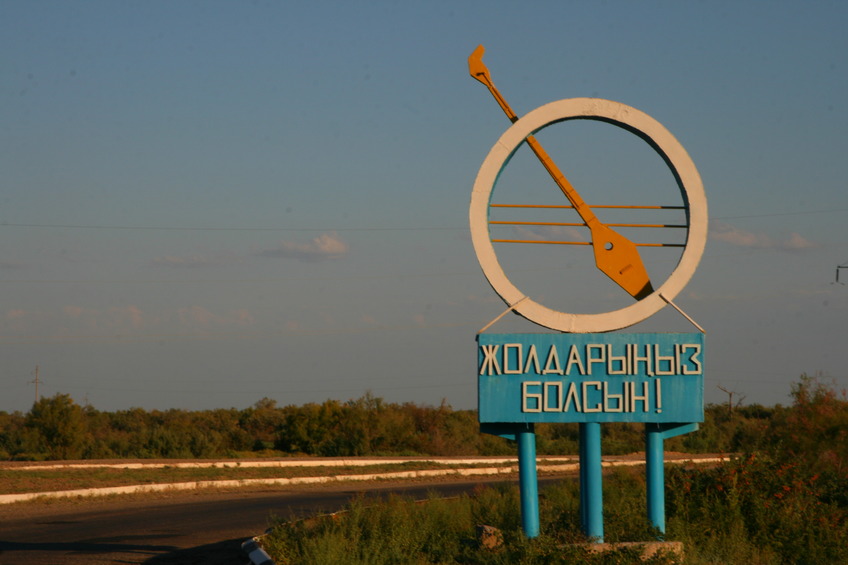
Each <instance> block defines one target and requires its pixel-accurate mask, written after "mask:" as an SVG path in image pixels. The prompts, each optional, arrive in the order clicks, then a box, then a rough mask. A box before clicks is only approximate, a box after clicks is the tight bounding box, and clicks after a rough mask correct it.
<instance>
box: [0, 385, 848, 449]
mask: <svg viewBox="0 0 848 565" xmlns="http://www.w3.org/2000/svg"><path fill="white" fill-rule="evenodd" d="M791 397H792V399H793V403H792V404H791V405H790V406H781V405H777V406H773V407H765V406H761V405H757V404H755V405H750V406H732V405H717V404H716V405H708V406H707V407H706V409H705V421H704V423H702V424H701V426H700V430H699V431H697V432H695V433H691V434H686V435H683V436H679V437H676V438H672V439H669V440H667V441H666V444H665V448H666V450H668V451H686V452H693V453H694V452H700V453H706V452H715V453H740V452H752V451H756V450H759V449H763V448H765V447H773V446H774V445H780V446H782V448H783V449H789V450H794V451H797V452H798V453H802V452H805V450H806V449H807V448H810V447H812V448H813V451H811V452H813V453H816V454H817V457H819V458H825V459H828V458H829V459H830V460H831V461H836V462H838V461H848V432H846V430H848V401H846V399H845V395H844V394H842V395H840V394H839V393H837V391H835V390H834V389H833V387H830V386H827V385H825V384H823V383H822V382H820V381H819V380H818V379H815V378H811V377H806V376H802V377H801V380H800V381H799V382H798V383H796V384H794V385H793V387H792V391H791ZM643 431H644V426H643V425H641V424H625V423H611V424H604V425H602V426H601V432H602V446H603V450H604V452H605V453H606V454H622V453H632V452H636V451H642V450H643V449H644V439H643ZM536 441H537V452H538V453H539V454H541V455H574V454H577V453H578V427H577V425H576V424H538V425H536ZM812 444H814V445H812ZM514 453H515V446H514V445H512V444H511V442H509V441H507V440H504V439H502V438H498V437H495V436H491V435H487V434H481V433H480V432H479V424H478V422H477V413H476V411H475V410H454V409H453V408H452V407H451V406H450V405H448V404H447V403H445V402H442V404H440V405H438V406H429V405H420V404H415V403H411V402H406V403H390V402H386V401H385V400H383V399H382V398H379V397H376V396H374V395H372V394H370V393H368V394H365V395H363V396H362V397H360V398H356V399H351V400H348V401H346V402H341V401H338V400H326V401H324V402H323V403H320V404H318V403H309V404H304V405H301V406H295V405H289V406H279V405H278V404H277V402H276V401H275V400H272V399H269V398H263V399H261V400H259V401H258V402H256V403H255V404H254V405H253V406H251V407H249V408H246V409H236V408H228V409H215V410H201V411H189V410H180V409H171V410H150V411H148V410H143V409H141V408H132V409H129V410H118V411H115V412H105V411H100V410H97V409H95V408H94V407H92V406H80V405H79V404H77V403H76V402H75V401H74V400H73V399H72V398H71V397H70V396H69V395H67V394H61V393H60V394H56V395H55V396H52V397H49V398H42V399H40V400H38V401H37V402H35V403H34V404H33V406H32V408H31V409H30V410H29V412H27V413H21V412H13V413H7V412H2V411H0V459H4V460H48V459H51V460H62V459H110V458H125V459H137V458H231V457H264V456H304V455H305V456H322V457H354V456H376V455H431V456H451V455H511V454H514Z"/></svg>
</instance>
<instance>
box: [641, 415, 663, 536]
mask: <svg viewBox="0 0 848 565" xmlns="http://www.w3.org/2000/svg"><path fill="white" fill-rule="evenodd" d="M664 463H665V461H664V455H663V429H662V427H661V426H659V425H656V424H645V474H646V477H645V478H646V482H647V486H648V520H649V521H650V522H651V524H652V525H653V526H654V528H656V529H657V530H659V532H660V539H662V537H663V536H665V470H664V469H663V465H664Z"/></svg>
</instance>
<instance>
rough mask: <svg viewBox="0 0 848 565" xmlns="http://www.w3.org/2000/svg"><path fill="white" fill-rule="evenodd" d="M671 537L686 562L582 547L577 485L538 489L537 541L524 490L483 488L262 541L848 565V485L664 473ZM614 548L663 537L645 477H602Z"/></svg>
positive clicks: (338, 551) (307, 556)
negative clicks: (529, 533) (498, 539)
mask: <svg viewBox="0 0 848 565" xmlns="http://www.w3.org/2000/svg"><path fill="white" fill-rule="evenodd" d="M667 475H668V476H667V479H668V480H667V483H666V484H667V490H668V492H669V495H668V501H667V502H668V504H667V514H666V515H667V527H668V528H667V533H666V539H668V540H676V541H682V542H684V546H685V555H684V557H683V558H679V557H675V556H672V555H660V556H656V557H653V558H651V559H650V560H648V561H641V560H640V556H639V551H638V550H636V549H633V548H625V549H620V550H618V551H615V552H612V553H604V554H602V555H597V554H592V553H590V552H589V551H588V550H587V549H586V547H585V546H584V545H582V544H584V543H585V542H586V541H587V540H586V539H585V538H584V536H583V534H582V529H581V526H580V518H579V516H580V513H579V490H578V486H577V484H575V482H574V481H563V482H561V483H560V484H557V485H555V486H552V487H549V488H547V489H545V490H543V491H542V496H541V499H540V519H541V524H542V532H541V535H540V536H539V537H538V538H536V539H533V540H529V539H527V538H525V537H524V536H523V534H522V531H521V517H520V510H519V508H520V505H519V491H518V489H517V487H500V486H499V487H492V488H480V489H478V491H477V492H475V493H474V495H472V496H466V497H461V498H459V499H456V500H435V499H434V500H431V501H429V502H428V503H427V504H416V503H414V502H413V501H411V500H408V499H403V498H392V499H390V500H388V501H387V502H385V503H381V504H376V505H373V506H371V505H370V503H367V504H366V502H365V501H363V500H354V501H353V502H351V503H350V504H349V506H348V508H347V512H346V513H344V514H342V515H338V516H336V517H333V518H328V519H321V520H305V521H298V522H280V523H278V524H277V525H276V526H275V527H274V528H273V529H272V531H271V533H270V534H269V535H267V536H266V537H264V538H263V545H264V547H265V548H266V550H267V551H268V552H269V553H270V554H271V555H272V557H273V558H274V559H275V561H276V563H277V564H278V565H282V564H285V563H298V564H300V563H303V564H309V563H315V564H318V563H338V564H350V565H358V564H365V563H368V564H373V565H378V564H392V563H413V564H414V563H467V564H480V565H490V564H491V565H500V564H507V563H522V564H528V565H529V564H566V563H569V564H573V563H578V564H580V563H584V564H600V563H603V564H625V563H645V562H647V563H654V564H671V563H682V564H685V565H708V564H709V565H712V564H716V565H717V564H722V565H724V564H726V563H750V564H752V565H779V564H784V563H793V564H798V565H807V564H809V565H813V564H815V565H819V564H821V563H848V496H846V495H845V492H846V491H848V488H846V487H848V480H847V479H846V477H845V476H844V475H831V476H827V477H825V476H823V475H819V474H814V473H812V472H807V471H804V470H803V469H802V468H800V467H797V466H793V465H792V464H791V463H786V462H785V461H784V462H778V461H774V460H769V459H765V458H756V457H746V458H740V459H738V460H734V461H732V462H730V463H726V464H724V465H719V466H715V467H712V468H671V469H669V470H668V472H667ZM604 522H605V541H607V542H627V541H635V542H640V541H641V542H646V541H652V540H655V539H656V532H654V531H653V530H652V528H651V526H650V524H649V523H648V522H647V519H646V516H645V482H644V476H643V472H642V471H640V470H636V469H627V468H621V469H616V470H614V471H612V472H611V474H610V475H609V476H608V477H606V478H605V481H604ZM478 524H486V525H489V526H494V527H496V528H498V529H499V530H500V531H501V533H502V536H503V544H502V545H501V546H500V547H499V548H497V549H486V548H484V547H483V546H482V545H481V544H480V543H478V540H477V538H476V526H477V525H478Z"/></svg>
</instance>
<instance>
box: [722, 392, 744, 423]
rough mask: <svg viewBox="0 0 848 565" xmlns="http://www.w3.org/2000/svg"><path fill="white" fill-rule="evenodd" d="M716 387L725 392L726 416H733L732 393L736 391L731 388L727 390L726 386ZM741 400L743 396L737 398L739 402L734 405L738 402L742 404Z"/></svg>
mask: <svg viewBox="0 0 848 565" xmlns="http://www.w3.org/2000/svg"><path fill="white" fill-rule="evenodd" d="M717 388H718V389H719V390H720V391H722V392H725V393H727V414H728V416H730V417H733V395H734V394H736V392H735V391H732V390H727V389H726V388H724V387H723V386H720V385H719V386H718V387H717ZM743 400H745V397H744V396H743V397H742V398H740V399H739V402H737V403H736V405H737V406H738V405H739V404H742V401H743Z"/></svg>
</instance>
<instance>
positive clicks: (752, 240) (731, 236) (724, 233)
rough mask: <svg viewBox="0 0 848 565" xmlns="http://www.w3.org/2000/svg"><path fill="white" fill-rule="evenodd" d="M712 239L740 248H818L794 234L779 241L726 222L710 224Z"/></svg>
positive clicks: (794, 249)
mask: <svg viewBox="0 0 848 565" xmlns="http://www.w3.org/2000/svg"><path fill="white" fill-rule="evenodd" d="M710 238H711V239H714V240H718V241H722V242H724V243H728V244H730V245H736V246H738V247H751V248H755V249H778V250H783V251H798V250H801V249H810V248H813V247H816V244H815V243H814V242H812V241H810V240H808V239H807V238H805V237H804V236H802V235H800V234H798V233H795V232H792V233H790V234H789V235H788V236H787V237H786V238H783V239H777V238H774V237H772V236H770V235H768V234H765V233H754V232H750V231H746V230H743V229H740V228H737V227H736V226H733V225H731V224H728V223H726V222H721V221H713V222H710Z"/></svg>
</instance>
